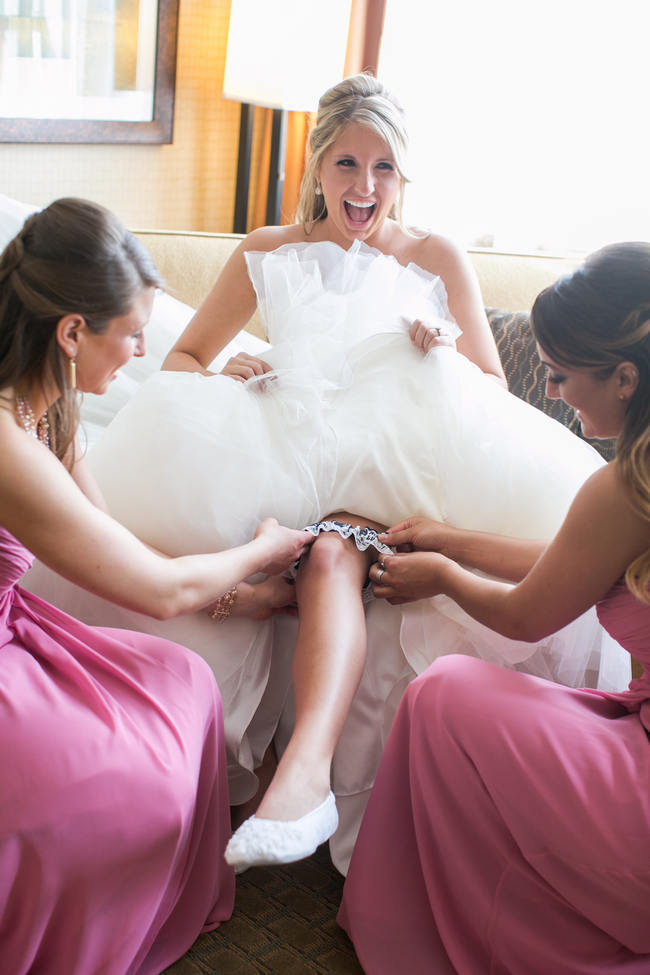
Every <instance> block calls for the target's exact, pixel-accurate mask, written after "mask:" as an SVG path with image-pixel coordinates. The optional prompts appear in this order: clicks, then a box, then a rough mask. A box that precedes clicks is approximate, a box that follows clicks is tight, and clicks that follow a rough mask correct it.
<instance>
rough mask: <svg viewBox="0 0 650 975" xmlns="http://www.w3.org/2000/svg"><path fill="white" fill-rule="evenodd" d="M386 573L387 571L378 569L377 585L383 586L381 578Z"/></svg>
mask: <svg viewBox="0 0 650 975" xmlns="http://www.w3.org/2000/svg"><path fill="white" fill-rule="evenodd" d="M385 571H386V570H385V569H377V575H376V577H375V582H376V583H377V585H380V584H381V577H382V576H383V574H384V572H385Z"/></svg>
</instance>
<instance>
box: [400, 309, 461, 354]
mask: <svg viewBox="0 0 650 975" xmlns="http://www.w3.org/2000/svg"><path fill="white" fill-rule="evenodd" d="M446 324H447V323H446V322H445V320H444V319H443V318H441V319H439V320H438V322H434V323H429V322H422V321H419V320H416V321H414V322H413V324H412V325H411V326H410V328H409V337H410V339H411V342H412V343H413V345H414V346H415V347H416V349H420V350H421V351H422V352H423V353H424V355H426V354H427V352H430V351H431V349H436V348H438V347H439V346H442V345H446V346H449V347H451V348H452V349H453V348H455V346H456V340H455V339H454V338H452V335H451V333H450V332H449V331H448V329H447V328H445V325H446Z"/></svg>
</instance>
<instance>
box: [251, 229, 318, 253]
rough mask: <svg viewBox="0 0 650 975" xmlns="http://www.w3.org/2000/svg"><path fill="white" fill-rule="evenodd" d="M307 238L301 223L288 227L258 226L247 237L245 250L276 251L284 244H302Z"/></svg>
mask: <svg viewBox="0 0 650 975" xmlns="http://www.w3.org/2000/svg"><path fill="white" fill-rule="evenodd" d="M306 240H308V238H307V237H306V236H305V230H304V227H303V226H302V224H299V223H295V224H290V225H289V226H287V227H258V228H257V229H256V230H251V232H250V234H249V235H248V236H247V237H246V238H245V240H244V250H247V251H274V250H276V249H277V248H278V247H282V246H283V244H300V243H304V242H305V241H306Z"/></svg>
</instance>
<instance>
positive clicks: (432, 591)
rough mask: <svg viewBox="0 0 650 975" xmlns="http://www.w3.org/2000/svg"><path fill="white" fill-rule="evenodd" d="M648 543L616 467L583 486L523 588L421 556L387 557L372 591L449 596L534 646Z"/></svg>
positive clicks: (592, 599) (603, 589) (401, 596)
mask: <svg viewBox="0 0 650 975" xmlns="http://www.w3.org/2000/svg"><path fill="white" fill-rule="evenodd" d="M649 546H650V530H649V528H648V524H647V522H646V521H645V520H644V519H642V518H641V517H640V516H639V515H637V514H636V512H635V511H634V510H633V509H632V507H631V505H630V504H629V502H628V499H627V496H626V493H625V490H624V488H623V486H622V484H621V482H620V479H619V475H618V470H617V467H616V463H615V462H614V463H612V464H608V465H607V467H604V468H601V469H600V470H598V471H596V473H595V474H592V476H591V477H590V478H589V479H588V480H587V481H586V482H585V484H584V485H583V487H582V488H581V489H580V491H579V493H578V495H577V496H576V498H575V500H574V502H573V504H572V505H571V508H570V509H569V513H568V514H567V517H566V519H565V521H564V523H563V525H562V527H561V528H560V531H559V532H558V534H557V535H556V537H555V538H554V539H553V541H552V542H550V543H549V545H548V546H547V548H546V549H545V550H544V552H543V554H542V555H541V557H540V558H539V560H538V561H537V562H536V563H535V565H534V566H533V567H532V569H531V570H530V572H529V573H528V574H527V575H526V577H525V578H524V579H523V580H522V581H521V582H520V583H519V584H518V585H516V586H510V585H508V584H507V583H501V582H493V581H491V580H488V579H483V578H480V577H478V576H476V575H474V574H473V573H471V572H469V571H468V570H466V569H464V568H462V567H461V566H459V565H458V564H457V563H455V562H453V561H452V560H450V559H448V558H446V557H445V556H442V555H439V554H438V553H429V552H426V553H425V552H421V553H420V552H416V553H413V554H412V555H410V554H405V555H403V556H400V555H399V554H398V555H395V556H389V557H388V558H386V559H385V564H386V578H383V577H382V579H381V582H382V585H381V586H379V587H378V588H375V592H376V594H378V595H380V596H383V597H384V598H387V599H388V600H389V601H395V602H402V601H404V600H405V599H413V598H424V597H429V596H434V595H437V594H439V593H444V594H445V595H447V596H449V597H451V598H452V599H453V600H454V601H455V602H457V603H458V605H459V606H461V608H462V609H464V610H465V611H466V612H467V613H469V615H470V616H472V617H473V618H474V619H476V620H478V621H479V622H480V623H483V624H485V625H486V626H489V627H490V628H491V629H493V630H496V631H497V632H498V633H501V634H503V635H504V636H507V637H511V638H513V639H518V640H527V641H530V642H534V641H537V640H540V639H542V638H543V637H545V636H548V635H549V634H550V633H555V632H556V631H557V630H559V629H561V628H562V627H563V626H566V625H567V624H568V623H570V622H571V621H572V620H574V619H576V618H577V617H578V616H580V615H581V614H582V613H584V612H586V610H587V609H589V608H590V607H591V606H593V605H594V604H595V603H596V602H597V601H598V600H599V599H600V598H602V597H603V596H604V595H605V594H606V593H607V592H608V591H609V590H610V589H611V587H612V586H613V584H614V583H615V582H616V581H617V580H618V579H620V578H621V576H622V575H623V573H624V572H625V570H626V568H627V566H628V565H630V563H631V562H632V561H633V560H634V559H635V558H636V557H637V556H638V555H640V554H642V553H643V552H644V551H646V549H647V548H648V547H649ZM411 559H413V560H415V561H414V564H413V565H412V566H411V567H410V568H409V564H408V563H409V560H411ZM425 563H426V564H425ZM373 574H374V575H376V573H373Z"/></svg>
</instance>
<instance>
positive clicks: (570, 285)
mask: <svg viewBox="0 0 650 975" xmlns="http://www.w3.org/2000/svg"><path fill="white" fill-rule="evenodd" d="M531 324H532V329H533V333H534V335H535V338H536V340H537V342H538V343H539V345H540V347H541V348H542V349H543V350H544V352H545V353H546V354H547V355H548V356H549V358H550V359H552V360H553V361H554V362H556V363H557V364H558V365H559V366H567V367H569V368H572V369H589V370H592V371H593V372H594V373H595V375H596V376H597V377H599V378H601V379H606V378H607V377H608V376H610V375H611V374H612V372H613V371H614V369H615V368H616V366H617V365H618V364H619V363H620V362H632V363H634V365H635V366H636V367H637V369H638V372H639V383H638V386H637V388H636V390H635V392H634V395H633V396H632V397H631V399H630V402H629V403H628V406H627V410H626V413H625V419H624V422H623V428H622V430H621V432H620V434H619V437H618V439H617V441H616V463H617V465H618V466H619V468H620V471H621V476H622V478H623V482H624V484H625V486H626V488H627V490H628V493H629V496H630V500H631V502H632V504H633V506H634V508H635V510H636V511H638V512H639V514H640V515H641V516H642V517H643V518H645V519H646V520H647V521H650V244H648V243H640V242H639V243H634V242H631V243H621V244H610V245H609V246H607V247H603V248H602V249H601V250H599V251H596V252H595V253H594V254H591V255H590V256H589V257H588V258H587V259H586V261H585V262H584V264H583V265H582V266H581V267H580V268H578V270H577V271H575V272H574V273H573V274H570V275H567V276H566V277H564V278H560V280H559V281H557V282H556V283H555V284H553V285H551V286H550V287H548V288H546V289H545V290H544V291H542V292H541V294H539V295H538V296H537V298H536V299H535V303H534V304H533V310H532V313H531ZM626 581H627V584H628V586H629V588H630V589H631V590H632V592H634V593H635V595H636V596H637V597H638V598H639V599H642V600H643V601H645V602H650V591H649V589H648V586H649V585H650V551H648V552H645V553H644V554H643V555H642V556H640V557H639V558H638V559H636V560H635V561H634V562H633V563H632V564H631V565H630V566H629V567H628V570H627V573H626Z"/></svg>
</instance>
